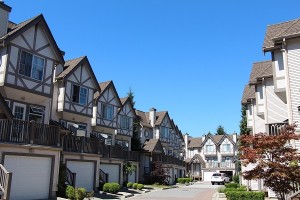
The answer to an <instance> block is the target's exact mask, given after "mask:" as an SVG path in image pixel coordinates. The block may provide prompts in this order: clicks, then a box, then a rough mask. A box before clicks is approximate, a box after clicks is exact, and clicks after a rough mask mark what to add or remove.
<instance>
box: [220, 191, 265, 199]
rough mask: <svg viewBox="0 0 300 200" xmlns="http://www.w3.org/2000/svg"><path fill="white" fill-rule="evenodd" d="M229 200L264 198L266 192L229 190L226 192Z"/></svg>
mask: <svg viewBox="0 0 300 200" xmlns="http://www.w3.org/2000/svg"><path fill="white" fill-rule="evenodd" d="M225 195H226V198H227V200H264V199H265V194H264V192H248V191H228V192H226V193H225Z"/></svg>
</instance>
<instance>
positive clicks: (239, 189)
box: [218, 187, 247, 193]
mask: <svg viewBox="0 0 300 200" xmlns="http://www.w3.org/2000/svg"><path fill="white" fill-rule="evenodd" d="M218 191H219V192H220V193H226V192H229V191H247V188H246V187H238V188H219V190H218Z"/></svg>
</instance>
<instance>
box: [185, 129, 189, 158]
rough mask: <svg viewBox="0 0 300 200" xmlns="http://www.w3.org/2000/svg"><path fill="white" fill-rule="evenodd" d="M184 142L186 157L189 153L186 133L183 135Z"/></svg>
mask: <svg viewBox="0 0 300 200" xmlns="http://www.w3.org/2000/svg"><path fill="white" fill-rule="evenodd" d="M184 143H185V146H184V150H185V157H186V158H188V155H189V152H188V144H189V134H188V133H186V134H185V135H184Z"/></svg>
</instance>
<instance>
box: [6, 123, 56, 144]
mask: <svg viewBox="0 0 300 200" xmlns="http://www.w3.org/2000/svg"><path fill="white" fill-rule="evenodd" d="M0 142H7V143H15V144H31V145H43V146H52V147H60V146H61V145H60V131H59V127H58V126H52V125H47V124H39V123H35V122H28V121H22V120H17V119H13V120H12V121H9V120H6V119H5V120H3V119H1V120H0Z"/></svg>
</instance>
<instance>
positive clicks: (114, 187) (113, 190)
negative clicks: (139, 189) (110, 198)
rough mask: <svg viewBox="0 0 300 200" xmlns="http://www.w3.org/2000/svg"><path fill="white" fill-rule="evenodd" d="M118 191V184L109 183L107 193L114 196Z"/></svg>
mask: <svg viewBox="0 0 300 200" xmlns="http://www.w3.org/2000/svg"><path fill="white" fill-rule="evenodd" d="M119 190H120V185H119V184H118V183H110V185H109V192H110V193H113V194H116V193H118V192H119Z"/></svg>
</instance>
